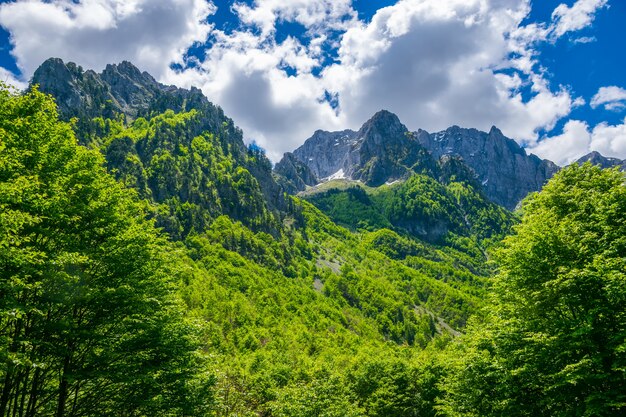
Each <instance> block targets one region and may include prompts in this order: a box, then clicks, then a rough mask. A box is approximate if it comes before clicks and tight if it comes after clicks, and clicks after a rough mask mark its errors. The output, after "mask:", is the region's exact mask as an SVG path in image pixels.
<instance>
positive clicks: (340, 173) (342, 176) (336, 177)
mask: <svg viewBox="0 0 626 417" xmlns="http://www.w3.org/2000/svg"><path fill="white" fill-rule="evenodd" d="M345 178H346V174H345V173H344V172H343V168H341V169H340V170H339V171H337V172H335V173H334V174H333V175H331V176H330V177H326V181H331V180H342V179H345Z"/></svg>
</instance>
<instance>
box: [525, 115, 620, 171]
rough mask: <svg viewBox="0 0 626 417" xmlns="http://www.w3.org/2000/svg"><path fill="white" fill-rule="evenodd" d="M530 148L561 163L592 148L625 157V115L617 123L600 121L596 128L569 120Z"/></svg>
mask: <svg viewBox="0 0 626 417" xmlns="http://www.w3.org/2000/svg"><path fill="white" fill-rule="evenodd" d="M529 151H530V152H532V153H534V154H536V155H538V156H540V157H542V158H547V159H550V160H552V161H554V162H555V163H556V164H558V165H562V166H563V165H567V164H569V163H571V162H574V161H576V160H577V159H579V158H580V157H582V156H584V155H586V154H588V153H589V152H592V151H597V152H600V153H601V154H602V155H604V156H607V157H614V158H620V159H626V119H624V121H623V123H621V124H618V125H609V124H608V123H600V124H598V125H596V126H595V127H594V128H593V129H590V127H589V125H588V124H587V123H586V122H583V121H580V120H570V121H568V122H567V123H566V124H565V126H564V128H563V133H562V134H561V135H558V136H553V137H548V138H545V139H544V140H542V141H541V142H539V144H538V145H536V146H535V147H533V148H530V149H529Z"/></svg>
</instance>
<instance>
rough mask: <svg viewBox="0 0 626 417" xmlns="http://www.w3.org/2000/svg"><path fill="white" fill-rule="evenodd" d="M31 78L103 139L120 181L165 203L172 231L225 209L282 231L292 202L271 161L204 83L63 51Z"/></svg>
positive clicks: (92, 138)
mask: <svg viewBox="0 0 626 417" xmlns="http://www.w3.org/2000/svg"><path fill="white" fill-rule="evenodd" d="M32 84H37V85H39V89H40V91H42V92H45V93H48V94H50V95H52V96H53V97H54V98H55V100H56V102H57V106H58V109H59V113H60V116H61V118H62V119H64V120H69V119H70V118H76V119H77V122H76V125H75V131H76V135H77V137H78V141H79V143H81V144H83V145H87V146H89V147H96V148H100V149H101V151H102V152H103V153H104V155H105V156H106V160H107V167H108V168H109V170H110V171H111V172H112V173H113V174H114V175H115V176H116V178H117V179H118V180H120V181H123V182H125V183H126V184H128V185H130V186H132V187H134V188H136V189H137V190H138V192H139V194H140V196H141V197H142V198H145V199H148V200H150V201H152V202H154V203H157V204H158V205H159V206H158V209H157V210H156V213H155V217H156V219H157V223H158V225H159V226H161V227H163V228H164V229H165V230H166V231H167V232H168V233H170V234H171V235H172V236H177V237H182V236H186V235H187V234H189V233H190V232H192V231H194V230H195V231H201V230H204V229H205V228H206V227H207V226H208V225H209V224H211V222H212V220H213V219H215V218H216V217H218V216H220V215H222V214H226V215H229V216H230V217H231V218H233V219H235V220H239V221H242V222H243V223H244V224H246V225H248V226H250V227H253V228H256V229H258V230H265V231H268V232H270V233H274V234H275V233H277V230H278V227H279V223H280V216H283V215H285V213H286V212H287V211H288V202H287V200H286V199H285V198H284V193H283V189H282V187H281V186H280V185H278V184H277V183H276V181H275V180H274V177H273V175H272V166H271V163H270V161H269V160H268V159H267V157H266V156H265V155H264V154H263V152H262V151H261V150H259V149H257V148H253V147H251V148H248V147H246V145H245V144H244V142H243V133H242V131H241V129H239V128H237V127H236V126H235V123H234V122H233V121H232V120H231V119H230V118H228V117H226V116H225V115H224V112H223V111H222V109H221V108H219V107H217V106H215V105H213V104H212V103H211V102H210V101H209V100H208V99H207V98H206V97H205V96H204V95H203V94H202V92H201V91H200V90H199V89H197V88H193V87H192V88H191V89H190V90H186V89H182V88H177V87H174V86H166V85H163V84H160V83H159V82H157V81H156V80H155V79H154V78H153V77H152V76H151V75H150V74H148V73H146V72H141V71H139V69H137V68H136V67H135V66H134V65H133V64H131V63H130V62H126V61H125V62H122V63H121V64H118V65H113V64H112V65H107V67H106V68H105V69H104V71H102V73H100V74H98V73H96V72H94V71H92V70H87V71H84V70H83V69H82V68H81V67H80V66H78V65H76V64H74V63H71V62H70V63H67V64H66V63H64V62H63V61H62V60H61V59H58V58H50V59H48V60H47V61H45V62H44V63H43V64H42V65H41V66H40V67H39V68H38V69H37V70H36V71H35V74H34V76H33V79H32Z"/></svg>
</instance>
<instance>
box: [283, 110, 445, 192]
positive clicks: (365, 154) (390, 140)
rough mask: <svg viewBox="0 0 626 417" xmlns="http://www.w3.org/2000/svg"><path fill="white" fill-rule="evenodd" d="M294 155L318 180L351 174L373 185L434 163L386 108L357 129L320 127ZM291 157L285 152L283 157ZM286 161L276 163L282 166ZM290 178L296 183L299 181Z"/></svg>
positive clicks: (354, 177)
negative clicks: (339, 129) (326, 128)
mask: <svg viewBox="0 0 626 417" xmlns="http://www.w3.org/2000/svg"><path fill="white" fill-rule="evenodd" d="M293 156H294V157H295V158H296V159H297V160H298V161H300V162H301V163H302V164H305V165H306V166H308V167H309V168H310V169H311V171H312V172H313V174H315V176H316V177H317V178H318V179H319V180H325V179H329V178H350V179H354V180H360V181H363V182H364V183H366V184H368V185H373V186H378V185H381V184H383V183H385V182H386V181H394V180H397V179H401V178H406V177H408V176H409V175H410V174H411V173H412V172H414V171H415V170H416V169H418V168H419V169H421V168H423V166H432V165H435V162H434V161H433V160H432V157H431V156H430V154H429V153H428V152H427V151H426V150H425V149H424V148H423V147H422V146H421V145H420V144H419V143H418V142H417V140H416V138H415V136H414V135H413V134H411V133H410V132H409V131H408V129H407V128H406V126H404V125H403V124H402V123H401V122H400V120H399V119H398V117H397V116H396V115H395V114H393V113H390V112H388V111H385V110H382V111H380V112H378V113H376V114H375V115H374V116H373V117H372V118H371V119H370V120H368V121H367V122H366V123H365V124H364V125H363V126H362V127H361V129H359V131H358V132H355V131H353V130H344V131H340V132H326V131H323V130H318V131H316V132H315V133H314V134H313V136H311V137H310V138H309V139H307V140H306V141H305V142H304V144H303V145H302V146H301V147H299V148H298V149H296V150H295V151H294V152H293ZM289 158H291V156H289V154H285V157H284V158H283V161H285V160H286V159H289ZM283 161H281V162H280V163H279V164H278V165H277V166H281V167H282V166H283ZM283 175H284V173H283ZM291 179H292V180H294V181H293V183H294V184H299V183H300V181H298V180H295V179H294V178H291ZM302 189H304V188H298V190H302Z"/></svg>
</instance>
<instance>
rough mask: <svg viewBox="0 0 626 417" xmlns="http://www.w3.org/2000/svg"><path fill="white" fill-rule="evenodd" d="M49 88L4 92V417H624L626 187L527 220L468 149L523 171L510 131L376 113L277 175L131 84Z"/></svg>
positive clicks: (575, 176) (612, 176) (559, 195)
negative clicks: (479, 148) (429, 128)
mask: <svg viewBox="0 0 626 417" xmlns="http://www.w3.org/2000/svg"><path fill="white" fill-rule="evenodd" d="M34 82H37V83H39V84H40V85H41V89H42V90H44V91H47V92H50V93H51V94H52V95H47V94H42V93H41V92H40V91H37V89H36V88H32V89H30V90H28V91H25V92H24V93H23V94H18V93H16V92H15V91H13V90H10V89H7V88H6V87H5V86H4V85H0V114H2V116H3V117H0V133H1V134H0V190H2V192H0V263H1V264H2V265H3V269H2V273H1V276H2V278H3V279H2V280H1V282H0V288H1V290H0V291H1V293H2V297H0V381H2V387H3V389H2V395H1V396H0V415H1V416H23V415H29V416H30V415H38V416H39V415H41V416H69V415H81V416H94V417H95V416H100V415H128V416H131V415H132V416H147V415H155V416H161V415H188V416H216V415H221V416H226V415H229V416H230V415H241V416H275V417H287V416H320V415H324V416H327V417H346V416H350V417H383V416H385V417H388V416H396V417H404V416H407V417H408V416H415V415H420V416H432V417H434V416H435V415H440V414H441V412H442V411H443V412H444V413H445V415H451V416H452V415H460V414H463V413H465V414H467V413H469V414H472V415H486V416H491V415H493V416H497V415H517V414H520V413H521V414H524V413H526V414H527V415H552V414H554V413H553V411H554V410H566V411H565V414H567V415H585V414H593V415H596V414H598V415H619V414H620V409H621V411H623V408H624V407H623V401H622V400H623V395H622V393H623V389H622V388H623V385H624V384H623V381H624V378H623V375H622V374H623V372H622V373H621V374H620V373H619V372H618V371H619V370H620V369H622V368H623V366H622V368H620V366H621V364H623V362H624V360H623V358H622V356H623V349H622V347H623V346H624V344H625V341H624V332H619V331H618V332H615V331H614V329H620V326H622V324H623V323H622V322H623V320H622V317H621V316H620V314H621V312H622V311H623V302H622V301H623V300H624V298H626V295H625V294H623V293H624V291H623V288H622V287H623V286H620V285H616V284H615V283H617V284H619V283H620V282H622V281H623V271H624V270H625V266H624V259H623V256H620V255H621V252H620V250H619V249H620V248H622V247H623V236H624V233H625V231H624V230H623V229H624V227H621V228H620V227H618V226H619V225H621V224H624V222H623V221H621V220H622V219H623V218H624V216H626V212H625V209H624V208H625V207H626V204H625V203H626V191H625V188H624V187H623V186H622V185H623V182H624V181H623V180H624V177H623V175H622V174H621V173H619V172H615V171H610V170H601V169H600V168H599V167H597V166H595V167H594V166H591V164H583V165H582V166H581V167H579V166H578V165H577V164H572V165H571V166H570V167H567V168H565V169H563V170H562V171H561V172H560V173H557V174H556V175H555V177H554V178H552V179H551V180H550V181H549V183H548V185H547V186H546V187H545V188H544V189H543V190H542V191H541V192H540V193H536V194H533V195H532V196H531V198H532V199H533V204H529V205H528V206H527V209H526V210H524V211H523V213H512V212H510V211H509V210H507V209H505V208H503V207H501V206H500V205H498V204H496V203H494V202H492V201H489V199H487V198H486V192H487V191H486V190H487V188H486V187H485V185H484V184H483V183H484V180H483V178H481V177H480V174H479V171H480V166H479V164H478V163H477V161H476V160H474V161H473V162H472V159H471V155H466V156H463V155H465V154H466V153H467V152H470V153H471V149H470V150H464V149H463V146H462V145H461V144H456V139H455V138H457V137H458V138H460V139H459V141H463V142H467V143H471V141H472V140H475V141H476V142H477V143H478V144H480V143H481V141H483V142H489V143H487V145H489V146H486V147H485V150H484V152H483V153H484V154H490V153H491V154H493V155H497V154H498V152H499V153H500V154H501V155H500V156H499V158H512V160H514V161H515V160H517V159H520V161H522V162H519V165H520V166H522V165H523V163H524V162H523V161H524V155H525V154H524V152H522V151H520V150H519V149H518V148H516V147H515V146H513V144H510V143H508V142H507V141H506V140H503V139H498V137H499V136H500V135H499V134H498V132H490V133H489V134H487V133H481V132H477V131H474V130H464V129H459V128H454V129H457V130H458V132H457V133H454V129H452V128H451V129H452V131H451V132H448V131H446V132H448V133H446V132H443V133H441V135H442V136H441V138H440V139H441V140H440V142H445V141H444V139H445V140H447V141H448V142H445V143H448V145H445V146H444V145H440V144H432V143H430V141H431V136H433V135H430V134H429V133H427V132H423V131H418V132H409V131H408V130H407V129H406V127H405V126H404V125H402V123H401V122H400V121H399V120H398V118H397V117H396V116H394V115H393V114H391V113H389V112H380V113H378V114H377V115H375V117H373V118H372V119H371V120H370V121H368V123H366V124H365V125H364V126H363V128H361V129H360V130H359V131H358V132H353V131H344V132H337V133H328V132H322V131H319V132H316V136H317V138H318V139H317V140H312V141H308V142H307V144H305V145H306V146H309V147H310V149H308V150H307V151H306V152H304V151H302V152H298V153H295V152H294V153H292V154H286V155H285V158H284V159H283V161H281V162H280V163H279V164H277V165H276V167H275V170H274V172H272V169H271V164H270V162H269V160H268V159H267V158H266V157H265V155H264V153H263V151H262V150H261V149H259V148H258V147H255V146H249V147H246V146H245V145H244V144H243V141H242V140H241V131H240V130H239V129H237V128H236V127H235V125H234V123H233V121H232V120H230V119H229V118H227V117H226V116H225V115H224V114H223V113H222V112H221V110H220V109H219V107H216V106H214V105H213V104H211V103H210V102H209V100H208V99H207V98H206V97H204V96H202V94H201V93H200V91H199V90H196V89H191V90H184V89H178V88H175V87H168V86H164V85H162V84H159V83H158V82H156V81H155V80H154V79H153V78H152V77H151V76H149V75H148V74H146V73H141V72H140V71H139V70H137V69H136V68H135V67H134V66H132V64H130V63H122V64H118V65H110V66H108V67H107V69H105V71H104V72H103V73H101V74H97V73H95V72H93V71H83V70H82V69H81V68H80V67H78V66H76V65H75V64H71V63H68V64H65V63H63V62H62V61H60V60H56V59H53V60H49V61H47V62H46V63H44V65H43V66H42V68H40V69H39V70H38V71H37V76H36V77H35V79H34ZM55 98H56V99H57V100H58V102H59V103H58V107H57V103H55ZM59 111H60V115H61V118H60V119H59V114H58V112H59ZM69 119H71V121H69ZM449 130H450V129H449ZM492 133H493V134H492ZM464 134H467V135H469V136H476V137H477V139H476V138H474V139H471V138H470V139H467V138H466V139H463V135H464ZM435 136H436V135H435ZM481 138H482V139H481ZM491 142H493V143H491ZM500 145H502V146H500ZM440 146H443V147H442V148H441V149H442V151H440V152H437V151H436V149H435V148H437V149H438V147H440ZM333 147H335V148H337V149H341V152H335V151H334V150H333ZM448 147H450V150H449V151H448V150H447V148H448ZM452 147H455V148H454V149H456V150H454V152H453V149H452ZM431 148H433V149H431ZM507 149H508V150H507ZM316 152H317V153H316ZM462 154H463V155H462ZM512 155H513V156H512ZM526 158H530V157H526ZM468 159H469V162H468ZM590 159H593V160H594V161H603V159H602V158H601V156H592V157H591V158H590ZM605 159H607V158H605ZM477 160H480V161H481V163H485V164H486V163H488V162H489V161H488V160H487V159H486V157H485V156H484V155H483V156H481V157H480V158H478V157H477ZM611 161H612V160H609V163H612V162H611ZM491 162H492V163H494V162H498V163H500V160H499V159H494V161H491ZM471 164H473V165H471ZM502 164H503V165H505V168H499V169H495V171H494V172H495V173H498V172H505V171H506V170H507V169H508V170H511V167H510V166H508V165H507V164H504V163H502ZM507 167H508V168H507ZM485 169H486V168H485ZM487 171H488V172H491V171H489V170H487ZM512 172H513V173H514V174H515V172H517V171H515V170H512ZM489 175H495V174H489ZM329 177H331V178H337V179H336V180H333V181H324V179H325V178H326V179H328V178H329ZM338 177H346V178H351V179H358V180H359V182H357V181H353V180H350V179H343V180H342V179H339V178H338ZM396 179H402V180H403V181H398V182H395V180H396ZM491 179H492V178H491V177H490V178H489V181H491ZM320 181H323V184H318V183H319V182H320ZM386 183H387V184H386ZM315 184H317V186H315V187H311V185H315ZM367 184H369V185H372V186H369V185H367ZM303 187H304V188H306V187H308V188H307V189H306V191H305V192H303V193H299V194H298V195H296V196H293V195H292V196H290V195H285V194H284V193H283V190H285V189H286V190H289V191H290V192H294V190H297V189H302V188H303ZM589 219H593V220H594V221H591V222H590V221H589ZM155 225H156V226H157V227H155ZM513 225H518V226H517V227H516V233H515V235H514V236H512V237H510V238H508V239H505V240H504V241H502V238H503V237H504V236H506V235H508V234H509V232H510V230H511V227H512V226H513ZM616 225H617V226H616ZM546 236H547V237H548V238H547V239H546ZM574 258H575V260H576V262H575V265H572V259H574ZM598 259H600V261H598ZM555 265H556V267H555ZM581 271H582V272H581ZM620 291H621V292H620ZM581 300H582V301H583V302H582V304H581ZM607 300H608V301H607ZM529 306H531V307H532V308H528V307H529ZM537 306H538V307H537ZM598 309H600V310H601V313H602V314H601V316H602V317H606V318H607V320H604V321H602V320H601V321H598V320H597V317H598V311H599V310H598ZM563 312H565V314H564V313H563ZM568 312H569V313H568ZM571 312H574V313H576V314H570V313H571ZM622 315H623V314H622ZM471 316H474V318H472V319H471V320H470V318H471ZM620 320H621V321H620ZM538 331H539V333H537V332H538ZM460 333H463V334H464V336H463V337H461V338H457V336H458V335H459V334H460ZM520 335H524V337H520ZM526 336H528V337H526ZM572 340H573V341H574V342H575V343H574V344H572V343H571V342H572ZM452 341H455V342H454V343H451V342H452ZM555 341H556V342H555ZM522 351H523V352H530V353H531V354H530V355H522V356H524V357H522V358H520V355H519V352H522ZM620 355H622V356H620ZM555 358H556V359H555ZM590 361H591V362H590ZM587 363H591V364H592V365H593V364H597V363H600V364H608V365H607V366H605V367H604V368H606V369H604V368H603V369H601V370H600V371H602V370H604V372H596V371H597V369H596V368H598V367H593V366H592V368H593V369H592V368H589V366H586V365H585V364H587ZM494 364H495V365H494ZM580 364H583V365H582V366H581V365H580ZM600 368H602V367H600ZM572 369H574V372H573V373H572V372H570V371H571V370H572ZM616 369H617V370H618V371H615V370H616ZM520 370H521V371H520ZM555 381H556V382H555ZM555 384H556V385H555ZM555 387H556V389H555ZM485 392H489V393H490V396H489V398H487V400H486V399H485V395H484V393H485ZM529 393H532V395H530V396H529ZM587 406H589V407H590V408H586V407H587ZM572 407H573V408H572ZM529 410H530V411H529ZM569 411H571V412H569ZM595 411H597V412H595Z"/></svg>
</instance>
